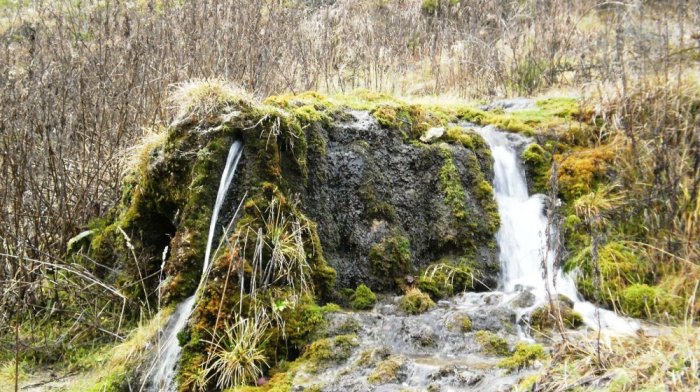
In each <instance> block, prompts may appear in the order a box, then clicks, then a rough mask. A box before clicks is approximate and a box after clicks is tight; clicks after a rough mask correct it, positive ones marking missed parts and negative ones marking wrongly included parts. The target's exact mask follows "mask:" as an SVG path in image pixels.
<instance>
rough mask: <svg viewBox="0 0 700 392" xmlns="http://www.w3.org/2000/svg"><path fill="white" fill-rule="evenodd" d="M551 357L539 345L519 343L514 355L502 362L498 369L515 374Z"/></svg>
mask: <svg viewBox="0 0 700 392" xmlns="http://www.w3.org/2000/svg"><path fill="white" fill-rule="evenodd" d="M548 357H549V355H547V353H546V352H545V351H544V348H543V347H542V346H541V345H539V344H528V343H518V344H516V345H515V350H514V351H513V354H512V355H511V356H510V357H508V358H505V359H503V360H501V361H500V362H499V363H498V367H501V368H503V369H506V370H508V372H515V371H519V370H521V369H525V368H528V367H531V366H532V365H533V364H534V363H535V361H538V360H544V359H547V358H548Z"/></svg>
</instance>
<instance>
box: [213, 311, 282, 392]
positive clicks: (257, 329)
mask: <svg viewBox="0 0 700 392" xmlns="http://www.w3.org/2000/svg"><path fill="white" fill-rule="evenodd" d="M269 325H270V321H269V319H268V318H267V316H266V315H265V313H264V312H262V311H260V312H256V314H255V315H254V316H253V317H251V318H240V319H238V321H237V322H236V323H235V324H234V325H233V326H228V325H227V326H226V327H225V328H224V330H223V331H222V332H221V334H220V336H212V339H211V340H209V341H207V343H209V344H210V345H211V347H212V349H213V361H212V362H211V363H210V364H209V365H208V367H207V369H205V373H206V374H208V375H209V376H208V378H209V379H211V378H214V377H216V385H217V387H219V388H222V389H224V388H228V387H234V386H240V385H244V384H246V383H249V382H253V381H255V380H257V379H258V378H259V377H261V376H262V375H263V372H264V370H265V368H266V367H267V366H268V363H267V357H266V356H265V354H264V350H263V349H262V344H263V343H264V342H265V339H266V333H267V329H268V327H269Z"/></svg>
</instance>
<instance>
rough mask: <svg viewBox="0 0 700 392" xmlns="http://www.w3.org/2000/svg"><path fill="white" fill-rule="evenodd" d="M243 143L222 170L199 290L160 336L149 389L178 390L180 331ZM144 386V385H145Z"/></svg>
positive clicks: (148, 379)
mask: <svg viewBox="0 0 700 392" xmlns="http://www.w3.org/2000/svg"><path fill="white" fill-rule="evenodd" d="M242 147H243V144H242V143H241V142H240V141H238V140H237V141H234V142H233V144H231V148H230V149H229V152H228V157H227V158H226V165H225V166H224V171H223V173H222V174H221V181H220V182H219V190H218V192H217V194H216V202H215V203H214V208H213V209H212V215H211V221H210V223H209V234H208V236H207V247H206V250H205V254H204V263H203V265H202V277H201V280H200V282H199V285H198V287H197V289H196V290H195V293H194V294H193V295H192V296H190V297H188V298H187V299H185V300H184V301H183V302H181V303H180V304H179V305H178V306H177V308H176V309H175V312H174V313H173V314H172V315H171V316H170V318H169V319H168V322H167V324H166V327H165V330H164V331H163V334H162V336H163V338H162V339H161V340H160V342H162V345H161V346H160V347H159V349H158V352H157V357H156V360H155V363H154V366H153V368H152V369H151V371H150V372H149V375H148V376H147V377H146V380H145V381H144V382H145V387H146V389H145V390H146V391H149V392H171V391H176V390H177V385H176V382H175V369H176V367H177V362H178V359H180V351H181V348H180V343H179V341H178V339H177V335H178V334H179V333H180V331H182V330H183V329H184V328H185V325H187V321H189V319H190V315H191V314H192V310H193V309H194V305H195V299H196V296H197V293H198V292H199V290H200V289H201V287H202V285H203V284H204V282H205V281H206V276H207V273H208V270H209V264H210V262H211V252H212V247H213V244H214V237H215V235H216V232H217V224H218V221H219V213H220V212H221V207H222V206H223V204H224V201H225V200H226V195H227V194H228V190H229V188H230V187H231V182H232V181H233V178H234V176H235V174H236V168H237V167H238V162H239V161H240V159H241V155H242V154H243V148H242ZM142 389H144V388H143V386H142Z"/></svg>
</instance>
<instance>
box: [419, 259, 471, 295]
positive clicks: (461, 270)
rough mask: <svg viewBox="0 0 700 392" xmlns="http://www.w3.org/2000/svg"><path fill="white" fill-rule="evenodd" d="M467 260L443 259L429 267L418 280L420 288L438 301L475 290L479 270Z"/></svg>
mask: <svg viewBox="0 0 700 392" xmlns="http://www.w3.org/2000/svg"><path fill="white" fill-rule="evenodd" d="M472 264H473V263H470V262H469V261H468V260H467V259H466V258H461V259H458V260H451V259H443V260H440V261H439V262H437V263H435V264H432V265H431V266H429V267H428V268H427V269H426V270H425V271H424V272H423V273H422V274H421V275H420V277H419V278H418V288H419V289H420V290H421V291H423V292H425V293H427V294H429V295H430V297H431V298H433V299H435V300H438V299H442V298H446V297H449V296H451V295H453V294H454V293H456V292H461V291H466V290H471V289H473V288H474V282H475V280H474V278H475V275H479V273H478V272H477V270H476V269H475V268H474V266H473V265H472Z"/></svg>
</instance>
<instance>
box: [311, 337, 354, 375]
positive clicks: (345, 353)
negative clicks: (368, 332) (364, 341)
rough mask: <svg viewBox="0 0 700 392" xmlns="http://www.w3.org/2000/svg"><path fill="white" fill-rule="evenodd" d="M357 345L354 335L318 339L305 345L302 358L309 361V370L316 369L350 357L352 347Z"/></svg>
mask: <svg viewBox="0 0 700 392" xmlns="http://www.w3.org/2000/svg"><path fill="white" fill-rule="evenodd" d="M358 345H359V343H357V337H356V336H355V335H339V336H335V337H333V338H326V339H320V340H317V341H315V342H313V343H311V344H310V345H309V346H308V347H306V349H305V350H304V355H303V359H304V360H306V361H308V362H309V365H310V366H309V370H311V371H317V370H319V369H321V368H323V367H326V366H329V365H331V364H334V363H341V362H344V361H345V360H347V359H348V358H350V355H351V354H352V351H353V349H354V348H355V347H357V346H358Z"/></svg>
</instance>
